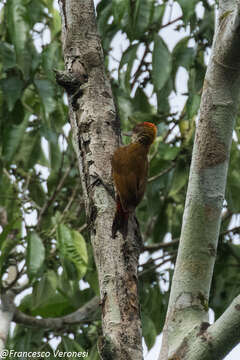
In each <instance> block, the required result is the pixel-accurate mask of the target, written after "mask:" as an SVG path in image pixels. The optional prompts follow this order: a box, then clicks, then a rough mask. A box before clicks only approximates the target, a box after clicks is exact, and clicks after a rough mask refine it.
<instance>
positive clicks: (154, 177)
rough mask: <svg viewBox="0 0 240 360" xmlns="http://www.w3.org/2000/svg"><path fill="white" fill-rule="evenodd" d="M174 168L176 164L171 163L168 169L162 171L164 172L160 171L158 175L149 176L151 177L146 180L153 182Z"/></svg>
mask: <svg viewBox="0 0 240 360" xmlns="http://www.w3.org/2000/svg"><path fill="white" fill-rule="evenodd" d="M175 166H176V163H175V162H173V163H172V165H171V166H169V167H168V168H166V169H164V170H163V171H161V172H160V173H159V174H157V175H154V176H151V177H150V178H149V179H148V182H151V181H154V180H156V179H158V178H160V177H161V176H163V175H165V174H167V173H168V172H169V171H171V170H172V169H173V168H175Z"/></svg>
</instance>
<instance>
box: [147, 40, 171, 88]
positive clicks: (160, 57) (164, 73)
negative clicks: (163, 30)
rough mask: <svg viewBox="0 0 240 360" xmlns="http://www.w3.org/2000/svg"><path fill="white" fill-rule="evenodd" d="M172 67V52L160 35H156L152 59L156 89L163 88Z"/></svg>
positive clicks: (153, 80)
mask: <svg viewBox="0 0 240 360" xmlns="http://www.w3.org/2000/svg"><path fill="white" fill-rule="evenodd" d="M171 69H172V59H171V54H170V52H169V50H168V47H167V45H166V44H165V42H164V41H163V39H162V38H161V36H159V35H155V36H154V49H153V59H152V82H153V85H154V89H155V91H159V90H161V89H162V88H163V86H164V85H165V83H166V82H167V80H168V78H169V76H170V73H171Z"/></svg>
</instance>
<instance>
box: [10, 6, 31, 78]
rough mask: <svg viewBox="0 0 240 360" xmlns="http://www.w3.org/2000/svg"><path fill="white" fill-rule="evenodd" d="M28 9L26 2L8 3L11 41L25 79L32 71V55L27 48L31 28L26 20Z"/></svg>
mask: <svg viewBox="0 0 240 360" xmlns="http://www.w3.org/2000/svg"><path fill="white" fill-rule="evenodd" d="M27 17H28V12H27V7H26V6H25V3H24V0H12V1H8V2H7V24H8V30H9V33H10V37H11V40H12V42H13V44H14V47H15V51H16V59H17V64H18V66H19V68H20V69H21V70H22V72H23V74H24V78H25V79H28V78H29V72H30V69H31V54H30V53H29V49H28V48H27V45H28V41H29V37H28V36H29V31H30V27H29V24H28V23H27V21H26V19H27Z"/></svg>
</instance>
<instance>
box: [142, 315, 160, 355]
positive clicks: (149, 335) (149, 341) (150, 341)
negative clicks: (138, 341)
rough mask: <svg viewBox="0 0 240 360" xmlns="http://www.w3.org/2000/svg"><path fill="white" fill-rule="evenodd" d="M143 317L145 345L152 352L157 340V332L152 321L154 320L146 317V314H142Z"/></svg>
mask: <svg viewBox="0 0 240 360" xmlns="http://www.w3.org/2000/svg"><path fill="white" fill-rule="evenodd" d="M141 317H142V333H143V337H144V340H145V343H146V345H147V348H148V350H150V349H151V348H152V347H153V345H154V343H155V340H156V337H157V332H156V328H155V325H154V323H153V321H152V319H151V318H150V317H149V316H148V315H146V314H145V313H144V312H143V313H142V314H141Z"/></svg>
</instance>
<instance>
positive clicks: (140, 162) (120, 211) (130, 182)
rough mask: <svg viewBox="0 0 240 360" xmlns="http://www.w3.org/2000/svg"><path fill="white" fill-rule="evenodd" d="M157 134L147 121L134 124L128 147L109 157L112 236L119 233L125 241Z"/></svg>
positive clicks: (142, 192) (143, 188) (145, 177)
mask: <svg viewBox="0 0 240 360" xmlns="http://www.w3.org/2000/svg"><path fill="white" fill-rule="evenodd" d="M156 135H157V127H156V126H155V125H154V124H152V123H150V122H143V123H140V124H137V125H136V126H135V127H134V129H133V130H132V138H131V144H129V145H127V146H121V147H119V148H118V149H116V151H115V152H114V154H113V157H112V175H113V181H114V184H115V188H116V191H117V197H116V213H115V217H114V220H113V224H112V237H113V238H115V236H116V233H117V231H119V232H120V233H121V234H122V235H123V238H124V239H126V237H127V233H128V219H129V215H130V214H131V213H133V212H134V210H135V208H136V206H137V205H138V204H139V203H140V201H141V200H142V197H143V195H144V192H145V188H146V184H147V176H148V158H147V155H148V151H149V149H150V146H151V144H152V143H153V142H154V140H155V138H156Z"/></svg>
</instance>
